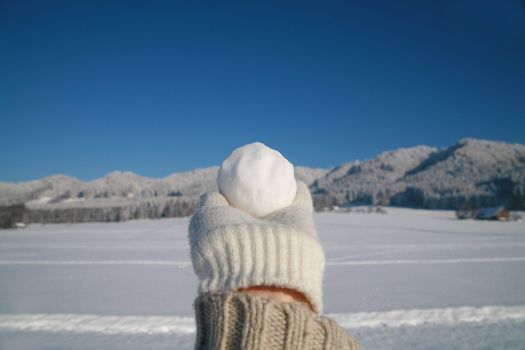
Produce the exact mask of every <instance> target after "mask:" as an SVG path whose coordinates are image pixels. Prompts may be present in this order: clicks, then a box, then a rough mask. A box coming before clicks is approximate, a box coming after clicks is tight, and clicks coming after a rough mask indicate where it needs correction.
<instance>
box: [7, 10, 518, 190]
mask: <svg viewBox="0 0 525 350" xmlns="http://www.w3.org/2000/svg"><path fill="white" fill-rule="evenodd" d="M0 122H1V131H2V133H1V138H0V156H1V159H2V164H1V165H0V181H21V180H28V179H35V178H39V177H43V176H47V175H51V174H56V173H63V174H68V175H72V176H76V177H79V178H81V179H87V180H89V179H93V178H96V177H100V176H103V175H104V174H106V173H108V172H110V171H113V170H130V171H133V172H136V173H138V174H141V175H145V176H151V177H163V176H166V175H168V174H170V173H172V172H178V171H186V170H190V169H194V168H198V167H205V166H211V165H219V164H220V162H221V161H222V159H224V157H226V156H227V155H228V154H229V153H230V151H231V150H232V149H234V148H235V147H238V146H240V145H243V144H245V143H249V142H253V141H262V142H264V143H266V144H267V145H269V146H270V147H273V148H275V149H277V150H279V151H281V153H283V154H284V155H285V156H286V157H287V158H288V159H289V160H290V161H292V162H293V163H295V164H298V165H308V166H313V167H329V166H333V165H337V164H340V163H342V162H346V161H350V160H353V159H365V158H371V157H374V156H375V155H376V154H377V153H379V152H382V151H385V150H389V149H394V148H399V147H407V146H414V145H418V144H428V145H432V146H438V147H443V146H447V145H450V144H452V143H454V142H455V141H456V140H458V139H459V138H462V137H466V136H469V137H477V138H484V139H493V140H502V141H507V142H519V143H525V3H524V2H523V1H518V0H516V1H514V0H502V1H477V0H472V1H461V0H457V1H453V0H449V1H448V0H439V1H437V0H436V1H430V0H428V1H355V2H351V1H345V2H343V1H341V2H332V1H312V2H310V1H306V2H303V1H294V2H286V3H283V2H282V1H276V2H273V1H263V2H259V3H252V2H250V1H240V2H237V3H233V2H228V3H225V2H207V1H196V2H192V1H181V2H177V1H109V0H104V1H96V0H95V1H94V0H90V1H41V0H37V1H24V0H10V1H6V0H0Z"/></svg>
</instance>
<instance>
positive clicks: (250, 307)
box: [194, 292, 361, 350]
mask: <svg viewBox="0 0 525 350" xmlns="http://www.w3.org/2000/svg"><path fill="white" fill-rule="evenodd" d="M194 307H195V315H196V322H197V339H196V343H195V350H241V349H242V350H261V349H264V350H293V349H301V350H357V349H361V347H360V346H359V344H358V343H357V341H356V340H355V339H354V338H352V337H351V336H349V335H348V334H347V333H346V332H345V330H344V329H342V328H341V327H340V326H338V325H337V323H336V322H335V321H334V320H332V319H329V318H326V317H322V316H319V315H317V314H315V313H314V312H312V311H310V310H309V309H308V308H307V307H306V306H303V305H301V304H295V303H281V302H278V301H275V300H272V299H267V298H264V297H260V296H254V295H248V294H246V293H239V292H233V293H226V294H215V293H205V294H203V295H201V296H199V297H198V298H197V299H196V300H195V304H194Z"/></svg>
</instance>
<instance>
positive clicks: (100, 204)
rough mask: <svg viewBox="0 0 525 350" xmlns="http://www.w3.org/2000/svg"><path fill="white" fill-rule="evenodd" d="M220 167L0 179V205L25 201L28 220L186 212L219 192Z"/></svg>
mask: <svg viewBox="0 0 525 350" xmlns="http://www.w3.org/2000/svg"><path fill="white" fill-rule="evenodd" d="M218 170H219V167H216V166H215V167H209V168H203V169H196V170H193V171H188V172H183V173H175V174H172V175H169V176H167V177H165V178H162V179H151V178H147V177H144V176H139V175H137V174H134V173H131V172H118V171H115V172H112V173H110V174H108V175H106V176H104V177H102V178H100V179H96V180H93V181H89V182H83V181H81V180H79V179H76V178H73V177H70V176H65V175H54V176H49V177H46V178H43V179H40V180H35V181H27V182H20V183H0V207H7V206H13V207H12V208H13V211H14V212H16V213H19V212H20V208H19V207H18V206H16V205H17V204H20V203H23V204H25V206H26V207H27V208H28V209H29V215H24V217H25V218H28V219H27V221H31V222H88V221H122V220H130V219H143V218H158V217H174V216H187V215H190V214H191V213H192V212H193V210H194V209H195V206H196V204H197V201H198V198H199V196H200V194H201V193H203V192H206V191H212V190H217V183H216V179H217V172H218ZM327 171H328V170H325V169H315V168H308V167H296V168H295V176H296V178H297V179H300V180H302V181H305V182H306V183H307V184H310V183H311V182H312V181H314V180H315V179H316V178H318V177H320V176H323V175H324V174H325V173H326V172H327ZM8 212H9V211H7V213H8ZM4 213H5V210H4ZM17 215H18V214H17ZM4 217H7V214H5V215H4ZM0 221H2V220H1V218H0ZM11 221H12V220H9V222H11ZM0 226H2V225H1V222H0Z"/></svg>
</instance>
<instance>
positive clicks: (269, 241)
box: [188, 181, 325, 313]
mask: <svg viewBox="0 0 525 350" xmlns="http://www.w3.org/2000/svg"><path fill="white" fill-rule="evenodd" d="M188 231H189V241H190V251H191V260H192V263H193V268H194V270H195V273H196V274H197V276H198V277H199V280H200V284H199V293H201V294H202V293H206V292H229V291H235V290H238V289H239V288H246V287H250V286H263V285H264V286H276V287H283V288H290V289H294V290H297V291H299V292H301V293H303V294H304V295H305V297H306V298H307V299H308V301H309V302H310V304H311V305H312V307H313V308H314V310H315V311H316V312H318V313H321V311H322V277H323V271H324V265H325V257H324V251H323V248H322V247H321V244H320V242H319V239H318V237H317V231H316V228H315V223H314V220H313V206H312V197H311V195H310V191H309V190H308V186H307V185H306V184H305V183H304V182H302V181H297V194H296V197H295V199H294V201H293V203H292V204H291V205H290V206H288V207H286V208H283V209H279V210H276V211H274V212H272V213H270V214H268V215H266V216H264V217H262V218H255V217H253V216H251V215H249V214H248V213H245V212H244V211H242V210H240V209H237V208H235V207H232V206H230V204H229V203H228V201H227V200H226V198H224V196H223V195H222V194H220V193H219V192H207V193H204V194H202V195H201V197H200V200H199V206H198V208H197V210H196V211H195V213H194V214H193V216H192V218H191V221H190V225H189V228H188Z"/></svg>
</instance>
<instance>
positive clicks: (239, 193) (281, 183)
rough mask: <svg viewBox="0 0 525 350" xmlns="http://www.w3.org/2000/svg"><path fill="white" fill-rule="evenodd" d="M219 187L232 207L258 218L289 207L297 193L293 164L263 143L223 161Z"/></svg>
mask: <svg viewBox="0 0 525 350" xmlns="http://www.w3.org/2000/svg"><path fill="white" fill-rule="evenodd" d="M217 184H218V186H219V192H220V193H222V195H223V196H224V197H226V199H227V200H228V202H229V203H230V204H231V205H232V206H234V207H236V208H238V209H241V210H243V211H245V212H247V213H249V214H251V215H252V216H255V217H263V216H265V215H267V214H269V213H271V212H273V211H275V210H278V209H281V208H284V207H287V206H289V205H290V204H292V201H293V200H294V198H295V194H296V191H297V183H296V182H295V176H294V166H293V164H292V163H290V162H289V161H288V160H287V159H286V158H284V157H283V156H282V154H281V153H279V152H278V151H276V150H273V149H271V148H270V147H268V146H266V145H264V144H262V143H261V142H254V143H250V144H247V145H244V146H241V147H239V148H237V149H235V150H234V151H233V152H232V153H231V154H230V155H229V156H228V158H226V159H225V160H224V161H223V162H222V165H221V168H220V169H219V175H218V177H217Z"/></svg>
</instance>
